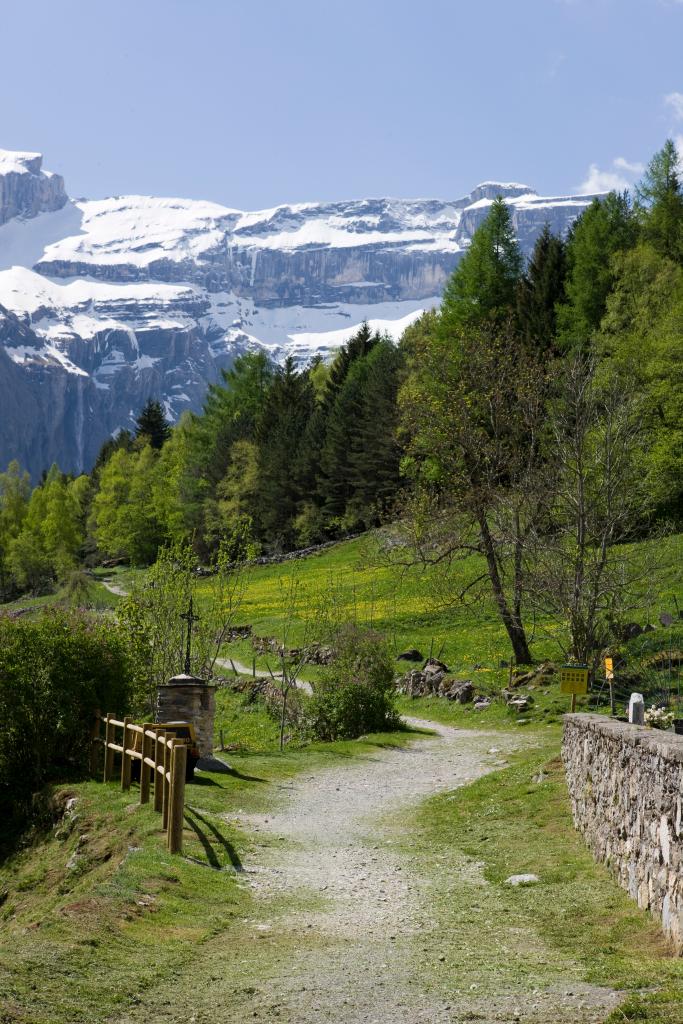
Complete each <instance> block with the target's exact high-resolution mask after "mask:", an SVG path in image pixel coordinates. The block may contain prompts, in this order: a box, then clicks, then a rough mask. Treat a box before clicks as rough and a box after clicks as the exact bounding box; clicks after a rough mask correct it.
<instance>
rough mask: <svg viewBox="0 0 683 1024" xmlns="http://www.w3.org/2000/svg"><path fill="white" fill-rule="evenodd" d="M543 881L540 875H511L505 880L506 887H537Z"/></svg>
mask: <svg viewBox="0 0 683 1024" xmlns="http://www.w3.org/2000/svg"><path fill="white" fill-rule="evenodd" d="M540 881H541V879H540V878H539V877H538V875H510V877H509V878H506V879H505V884H506V885H535V884H536V883H537V882H540Z"/></svg>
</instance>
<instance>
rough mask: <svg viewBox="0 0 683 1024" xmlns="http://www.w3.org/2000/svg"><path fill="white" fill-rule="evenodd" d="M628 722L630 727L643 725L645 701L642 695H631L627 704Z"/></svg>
mask: <svg viewBox="0 0 683 1024" xmlns="http://www.w3.org/2000/svg"><path fill="white" fill-rule="evenodd" d="M628 720H629V722H630V723H631V725H645V700H644V698H643V695H642V693H632V694H631V699H630V701H629V702H628Z"/></svg>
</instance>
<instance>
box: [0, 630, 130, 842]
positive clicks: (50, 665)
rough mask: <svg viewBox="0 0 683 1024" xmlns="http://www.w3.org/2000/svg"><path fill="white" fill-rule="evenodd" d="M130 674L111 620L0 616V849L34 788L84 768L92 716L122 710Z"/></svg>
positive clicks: (122, 642)
mask: <svg viewBox="0 0 683 1024" xmlns="http://www.w3.org/2000/svg"><path fill="white" fill-rule="evenodd" d="M131 675H132V673H131V664H130V655H129V652H128V646H127V644H126V641H125V638H124V635H123V633H122V632H121V630H120V628H119V627H118V626H117V625H116V624H115V623H114V622H112V621H103V620H101V619H99V620H98V619H95V618H92V617H88V616H85V615H82V614H76V613H73V612H72V613H67V612H52V613H50V614H47V615H45V616H43V617H42V618H40V619H37V620H33V619H12V618H9V617H0V820H3V822H5V823H7V825H8V828H7V830H6V831H5V830H3V836H2V838H0V846H1V845H2V842H3V840H11V838H12V836H13V835H15V834H16V832H17V830H18V829H19V828H21V827H22V826H23V825H24V824H25V823H26V821H27V818H28V816H29V814H30V808H31V800H32V796H33V795H34V794H35V793H37V792H38V791H39V790H40V789H41V787H43V786H44V785H45V784H46V783H48V782H52V781H55V780H60V781H62V780H65V779H68V778H74V777H77V776H78V775H80V774H82V773H83V772H84V771H85V770H86V769H87V766H88V756H89V742H88V740H89V732H90V727H91V725H92V722H93V715H94V712H95V710H96V709H98V708H99V709H101V710H102V712H103V713H104V712H106V711H112V712H116V713H121V712H123V711H124V710H125V709H126V707H127V704H128V696H129V687H130V679H131Z"/></svg>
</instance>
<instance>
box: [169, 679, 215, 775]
mask: <svg viewBox="0 0 683 1024" xmlns="http://www.w3.org/2000/svg"><path fill="white" fill-rule="evenodd" d="M215 712H216V687H215V686H211V685H210V684H209V683H207V682H206V681H205V680H204V679H199V678H198V677H197V676H192V675H190V674H189V673H185V672H183V673H181V674H180V675H177V676H173V678H172V679H169V681H168V682H167V683H165V684H164V685H163V686H159V687H158V688H157V706H156V720H157V722H192V724H193V725H194V727H195V732H196V733H197V746H198V747H199V753H200V754H201V756H202V757H207V756H208V755H209V754H211V753H212V752H213V719H214V715H215Z"/></svg>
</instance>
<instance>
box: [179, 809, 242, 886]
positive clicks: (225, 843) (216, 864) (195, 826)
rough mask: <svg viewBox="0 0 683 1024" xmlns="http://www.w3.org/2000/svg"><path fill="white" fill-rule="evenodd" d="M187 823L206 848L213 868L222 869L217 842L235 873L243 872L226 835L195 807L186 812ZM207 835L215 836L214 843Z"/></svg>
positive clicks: (235, 851) (240, 862)
mask: <svg viewBox="0 0 683 1024" xmlns="http://www.w3.org/2000/svg"><path fill="white" fill-rule="evenodd" d="M185 821H186V822H187V824H188V825H189V826H190V828H191V829H192V831H193V832H194V833H195V835H196V836H197V839H198V840H199V842H200V843H201V844H202V846H203V847H204V852H205V854H206V859H207V860H208V862H209V864H210V865H211V867H212V868H216V869H217V870H220V868H221V862H220V860H219V859H218V857H217V855H216V851H215V849H214V842H215V843H218V844H219V845H220V846H222V847H223V849H224V850H225V852H226V854H227V855H228V860H229V861H230V863H231V864H232V866H233V868H234V869H235V871H241V870H242V861H241V860H240V858H239V855H238V853H237V850H236V849H235V847H234V846H233V845H232V843H231V842H230V841H229V840H228V839H226V838H225V836H224V835H222V833H221V832H219V831H218V829H217V828H216V826H215V825H214V824H213V823H212V822H210V821H209V820H208V819H207V818H205V817H204V815H203V814H200V813H199V811H198V810H197V809H196V808H194V807H193V808H192V810H191V811H190V809H189V808H188V809H186V811H185ZM199 822H201V824H202V825H203V826H204V831H203V830H202V828H201V826H200V824H199ZM207 833H211V836H213V842H212V840H211V837H210V836H209V835H208V834H207Z"/></svg>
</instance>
